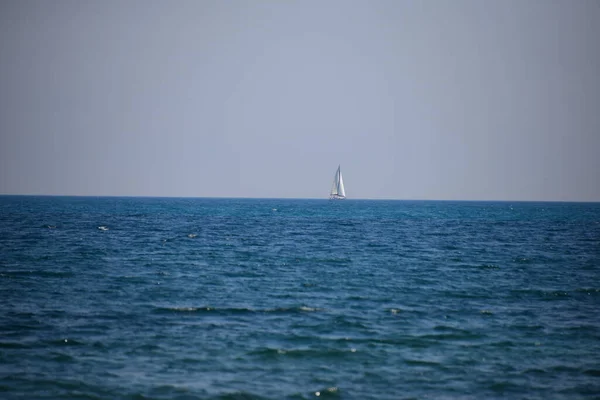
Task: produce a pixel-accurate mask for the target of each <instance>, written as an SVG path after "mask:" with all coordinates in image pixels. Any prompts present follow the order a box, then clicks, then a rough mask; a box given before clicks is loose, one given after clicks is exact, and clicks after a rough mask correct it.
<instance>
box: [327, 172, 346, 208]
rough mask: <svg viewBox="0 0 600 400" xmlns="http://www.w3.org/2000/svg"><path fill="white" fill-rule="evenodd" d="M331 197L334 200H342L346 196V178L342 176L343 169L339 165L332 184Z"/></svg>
mask: <svg viewBox="0 0 600 400" xmlns="http://www.w3.org/2000/svg"><path fill="white" fill-rule="evenodd" d="M329 198H330V199H332V200H342V199H345V198H346V191H345V190H344V179H343V178H342V171H341V170H340V166H339V165H338V168H337V171H335V177H334V178H333V185H332V186H331V193H330V194H329Z"/></svg>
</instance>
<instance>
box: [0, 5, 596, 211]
mask: <svg viewBox="0 0 600 400" xmlns="http://www.w3.org/2000/svg"><path fill="white" fill-rule="evenodd" d="M339 164H341V169H342V173H343V176H344V183H345V186H346V194H347V195H348V198H370V199H447V200H551V201H600V2H599V1H597V0H576V1H570V0H564V1H563V0H503V1H492V0H489V1H487V0H483V1H482V0H473V1H467V0H453V1H449V0H437V1H435V0H429V1H417V0H415V1H404V0H391V1H378V0H374V1H366V0H365V1H351V0H343V1H334V0H326V1H316V0H301V1H294V0H289V1H286V0H284V1H280V0H271V1H269V0H248V1H241V0H240V1H231V0H215V1H212V0H192V1H182V0H179V1H167V0H164V1H155V0H128V1H121V0H118V1H114V0H103V1H90V0H69V1H65V0H53V1H46V0H39V1H32V0H23V1H21V0H0V194H46V195H92V196H103V195H106V196H168V197H179V196H191V197H277V198H327V197H328V194H329V190H330V188H331V184H332V181H333V177H334V173H335V170H336V169H337V166H338V165H339Z"/></svg>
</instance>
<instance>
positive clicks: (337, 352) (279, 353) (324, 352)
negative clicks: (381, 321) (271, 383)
mask: <svg viewBox="0 0 600 400" xmlns="http://www.w3.org/2000/svg"><path fill="white" fill-rule="evenodd" d="M352 353H356V349H355V348H349V349H331V348H324V349H314V348H310V349H277V348H271V347H267V348H263V349H259V350H256V351H252V352H250V354H251V355H254V356H259V357H264V358H277V357H291V358H309V359H313V358H320V357H324V358H327V359H330V358H332V357H346V356H348V355H350V354H352Z"/></svg>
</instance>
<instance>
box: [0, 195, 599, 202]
mask: <svg viewBox="0 0 600 400" xmlns="http://www.w3.org/2000/svg"><path fill="white" fill-rule="evenodd" d="M0 197H80V198H132V199H133V198H149V199H152V198H154V199H224V200H227V199H231V200H234V199H238V200H324V201H329V198H327V197H247V196H156V195H88V194H85V195H84V194H21V193H19V194H14V193H0ZM345 200H346V201H354V200H360V201H365V200H368V201H424V202H425V201H440V202H472V203H473V202H488V203H510V202H513V203H600V200H517V199H508V200H497V199H424V198H403V199H398V198H366V197H363V198H358V197H357V198H346V199H345Z"/></svg>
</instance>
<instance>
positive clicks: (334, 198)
mask: <svg viewBox="0 0 600 400" xmlns="http://www.w3.org/2000/svg"><path fill="white" fill-rule="evenodd" d="M329 200H346V196H340V195H339V194H332V195H331V196H329Z"/></svg>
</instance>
